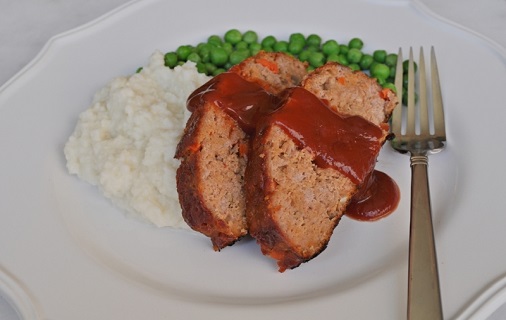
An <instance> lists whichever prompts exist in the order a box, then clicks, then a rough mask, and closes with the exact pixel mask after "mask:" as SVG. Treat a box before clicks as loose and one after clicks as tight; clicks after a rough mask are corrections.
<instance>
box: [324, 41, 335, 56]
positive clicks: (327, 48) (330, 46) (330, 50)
mask: <svg viewBox="0 0 506 320" xmlns="http://www.w3.org/2000/svg"><path fill="white" fill-rule="evenodd" d="M322 52H323V54H325V55H327V56H329V55H331V54H338V53H339V44H338V43H337V41H336V40H327V41H325V42H324V43H323V45H322Z"/></svg>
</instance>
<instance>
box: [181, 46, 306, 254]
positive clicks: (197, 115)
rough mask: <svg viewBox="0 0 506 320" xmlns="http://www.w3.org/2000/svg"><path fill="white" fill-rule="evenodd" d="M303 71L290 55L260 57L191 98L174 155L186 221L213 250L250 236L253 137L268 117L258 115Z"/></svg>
mask: <svg viewBox="0 0 506 320" xmlns="http://www.w3.org/2000/svg"><path fill="white" fill-rule="evenodd" d="M266 65H267V66H268V67H266ZM271 69H272V70H271ZM305 70H306V69H305V65H304V64H303V63H302V62H300V61H298V60H296V59H294V58H293V57H290V56H288V55H286V54H279V53H260V54H259V55H258V56H257V57H252V58H249V59H246V60H245V61H244V62H243V63H241V64H240V65H237V66H235V67H234V68H233V69H232V70H231V71H230V72H228V73H227V74H224V75H223V76H222V78H220V76H217V77H215V78H213V79H211V80H210V81H209V82H208V83H206V84H204V85H203V86H202V87H201V88H199V89H197V90H196V91H195V92H194V93H193V94H192V95H191V96H190V98H189V101H188V105H189V109H190V111H192V115H191V116H190V119H189V120H188V123H187V124H186V128H185V131H184V133H183V136H182V138H181V141H180V142H179V145H178V147H177V150H176V155H175V157H176V158H178V159H180V160H181V164H180V167H179V168H178V170H177V174H176V180H177V191H178V195H179V202H180V204H181V208H182V214H183V218H184V219H185V221H186V222H187V223H188V225H189V226H190V227H191V228H192V229H194V230H196V231H198V232H201V233H202V234H204V235H206V236H208V237H210V238H211V242H212V244H213V248H214V249H215V250H220V249H222V248H224V247H226V246H228V245H231V244H233V243H234V242H235V241H237V240H238V239H239V238H240V237H242V236H244V235H246V234H247V230H248V226H247V222H246V218H245V197H244V190H243V188H244V172H245V167H246V163H247V150H248V144H249V132H251V131H252V130H254V125H255V121H256V120H255V119H256V117H257V116H259V114H261V113H262V112H266V111H265V110H257V109H261V108H263V107H266V108H267V109H269V103H270V101H269V100H272V101H274V100H275V101H277V99H272V98H273V97H274V96H273V95H272V94H271V93H277V92H278V91H279V90H282V89H284V88H283V86H285V88H286V87H290V86H293V85H296V84H298V83H299V82H300V80H301V79H302V77H303V76H304V74H305V73H306V71H305ZM234 75H235V78H234ZM238 75H240V76H238ZM218 78H220V79H221V80H218ZM224 79H225V80H224ZM246 82H248V83H250V84H252V85H251V86H249V85H248V84H247V83H246ZM220 83H221V84H220ZM243 88H246V90H249V91H248V92H244V90H243ZM262 88H265V89H266V90H268V91H265V90H264V89H262ZM274 89H275V90H274ZM248 99H249V100H248ZM248 101H251V103H249V102H248ZM259 101H263V103H261V104H259ZM190 105H191V106H190ZM261 105H263V107H260V106H261ZM251 106H253V107H251ZM270 107H274V104H272V105H271V106H270ZM234 108H235V109H234Z"/></svg>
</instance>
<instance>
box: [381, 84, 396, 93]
mask: <svg viewBox="0 0 506 320" xmlns="http://www.w3.org/2000/svg"><path fill="white" fill-rule="evenodd" d="M383 88H385V89H390V90H392V91H393V92H394V93H397V88H396V87H395V84H393V83H391V82H385V83H384V84H383Z"/></svg>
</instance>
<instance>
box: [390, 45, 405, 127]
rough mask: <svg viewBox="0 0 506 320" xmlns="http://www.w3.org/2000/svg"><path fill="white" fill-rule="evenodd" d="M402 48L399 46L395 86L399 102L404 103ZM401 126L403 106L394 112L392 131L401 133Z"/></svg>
mask: <svg viewBox="0 0 506 320" xmlns="http://www.w3.org/2000/svg"><path fill="white" fill-rule="evenodd" d="M403 74H404V73H403V71H402V49H401V48H399V53H398V54H397V66H396V70H395V88H396V89H397V99H398V100H399V103H402V102H401V101H402V82H403V81H402V75H403ZM401 126H402V108H401V107H400V106H399V107H398V108H395V109H394V111H393V113H392V132H393V133H395V134H398V135H400V134H401Z"/></svg>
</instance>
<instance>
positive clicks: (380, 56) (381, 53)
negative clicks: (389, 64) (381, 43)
mask: <svg viewBox="0 0 506 320" xmlns="http://www.w3.org/2000/svg"><path fill="white" fill-rule="evenodd" d="M372 56H373V58H374V60H375V61H377V62H379V63H385V60H386V58H387V52H386V51H385V50H376V51H374V52H373V53H372Z"/></svg>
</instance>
